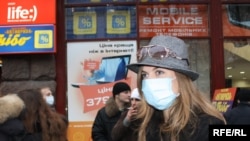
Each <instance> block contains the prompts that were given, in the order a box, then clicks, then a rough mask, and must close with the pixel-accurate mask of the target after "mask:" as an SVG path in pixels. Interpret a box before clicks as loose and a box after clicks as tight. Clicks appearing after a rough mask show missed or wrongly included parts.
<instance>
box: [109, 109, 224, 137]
mask: <svg viewBox="0 0 250 141" xmlns="http://www.w3.org/2000/svg"><path fill="white" fill-rule="evenodd" d="M122 117H123V116H122ZM197 120H198V123H197V124H196V125H197V126H196V127H195V130H194V132H193V133H192V134H191V131H192V129H191V126H190V125H189V124H188V125H187V126H186V127H185V128H184V129H183V130H182V131H181V133H180V140H179V141H208V136H209V125H211V124H224V122H223V121H221V120H219V119H217V118H215V117H212V116H209V115H206V114H199V115H198V119H197ZM121 121H122V120H121V119H120V120H119V121H118V122H117V124H116V126H115V127H114V128H113V131H112V137H113V139H115V141H137V133H136V130H135V128H136V127H138V126H139V123H140V122H139V121H132V122H131V123H130V126H129V127H125V126H123V124H122V122H121ZM163 122H164V118H163V116H162V114H161V112H155V113H154V115H153V117H152V119H151V120H150V122H149V124H148V129H147V136H146V141H170V139H169V136H168V134H167V133H162V134H160V131H159V125H161V124H162V123H163ZM119 133H120V134H119ZM160 136H161V137H160ZM160 138H163V139H162V140H161V139H160Z"/></svg>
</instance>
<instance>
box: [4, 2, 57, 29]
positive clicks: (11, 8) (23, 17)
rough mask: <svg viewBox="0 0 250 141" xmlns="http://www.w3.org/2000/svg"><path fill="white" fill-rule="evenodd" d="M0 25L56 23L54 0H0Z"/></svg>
mask: <svg viewBox="0 0 250 141" xmlns="http://www.w3.org/2000/svg"><path fill="white" fill-rule="evenodd" d="M0 13H1V16H0V25H1V26H9V25H21V24H22V25H31V24H32V25H34V24H56V2H55V0H43V1H38V0H25V1H23V0H1V4H0Z"/></svg>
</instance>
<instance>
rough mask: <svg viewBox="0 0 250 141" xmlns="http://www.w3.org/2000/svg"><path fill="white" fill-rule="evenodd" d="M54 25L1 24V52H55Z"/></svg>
mask: <svg viewBox="0 0 250 141" xmlns="http://www.w3.org/2000/svg"><path fill="white" fill-rule="evenodd" d="M54 41H55V26H54V25H36V26H34V25H19V26H0V54H7V53H8V54H15V53H18V54H20V53H31V52H32V53H38V52H39V53H43V52H46V53H48V52H55V51H56V50H55V42H54Z"/></svg>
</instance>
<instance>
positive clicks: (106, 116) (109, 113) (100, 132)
mask: <svg viewBox="0 0 250 141" xmlns="http://www.w3.org/2000/svg"><path fill="white" fill-rule="evenodd" d="M121 114H122V111H120V110H119V108H118V106H117V105H116V103H115V101H114V99H113V98H110V99H109V100H108V101H107V103H106V105H105V106H104V107H103V108H101V109H100V110H99V111H98V112H97V115H96V117H95V120H94V123H93V127H92V139H93V141H112V139H111V131H112V128H113V127H114V125H115V124H116V122H117V121H118V120H119V118H120V116H121Z"/></svg>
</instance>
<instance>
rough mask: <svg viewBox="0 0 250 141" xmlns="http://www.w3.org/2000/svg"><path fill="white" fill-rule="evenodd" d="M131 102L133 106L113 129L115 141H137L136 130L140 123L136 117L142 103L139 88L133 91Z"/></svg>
mask: <svg viewBox="0 0 250 141" xmlns="http://www.w3.org/2000/svg"><path fill="white" fill-rule="evenodd" d="M130 100H131V101H130V102H131V106H130V107H129V108H128V110H127V111H126V112H124V113H123V114H122V115H121V117H120V119H119V120H118V121H117V123H116V124H115V126H114V128H113V129H112V132H111V137H112V139H113V140H114V141H137V139H136V137H135V136H137V132H136V131H135V129H136V128H137V125H139V124H138V123H139V122H138V121H136V120H135V119H134V117H135V115H137V113H138V108H140V103H141V97H140V94H139V92H138V88H135V89H133V90H132V92H131V97H130Z"/></svg>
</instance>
